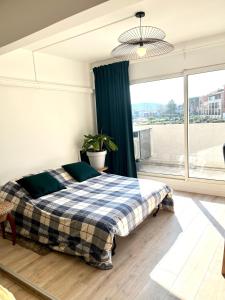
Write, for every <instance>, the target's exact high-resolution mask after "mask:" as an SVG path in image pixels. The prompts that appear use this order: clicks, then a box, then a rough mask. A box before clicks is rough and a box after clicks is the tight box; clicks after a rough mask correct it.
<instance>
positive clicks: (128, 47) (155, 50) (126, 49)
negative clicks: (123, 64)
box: [111, 11, 174, 60]
mask: <svg viewBox="0 0 225 300" xmlns="http://www.w3.org/2000/svg"><path fill="white" fill-rule="evenodd" d="M144 16H145V12H143V11H139V12H137V13H136V14H135V17H137V18H139V19H140V25H139V26H138V27H134V28H132V29H130V30H128V31H125V32H124V33H122V34H121V35H120V36H119V38H118V41H119V42H120V43H121V44H120V45H119V46H117V47H116V48H114V49H113V50H112V53H111V54H112V56H113V57H114V58H116V59H118V60H135V59H141V58H148V57H152V56H157V55H162V54H166V53H169V52H170V51H172V50H173V49H174V46H173V45H172V44H170V43H168V42H166V41H164V38H165V37H166V34H165V32H164V31H162V30H161V29H159V28H157V27H153V26H142V24H141V19H142V18H143V17H144Z"/></svg>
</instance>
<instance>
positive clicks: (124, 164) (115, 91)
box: [93, 61, 137, 177]
mask: <svg viewBox="0 0 225 300" xmlns="http://www.w3.org/2000/svg"><path fill="white" fill-rule="evenodd" d="M128 68H129V62H128V61H124V62H118V63H114V64H110V65H105V66H100V67H97V68H94V69H93V71H94V75H95V93H96V111H97V123H98V131H99V132H101V131H102V132H103V133H106V134H108V135H109V136H111V137H113V139H114V140H115V142H116V143H117V145H118V148H119V150H118V151H116V152H111V153H108V155H107V165H108V167H109V171H110V172H111V173H113V174H118V175H122V176H129V177H137V171H136V164H135V157H134V143H133V129H132V112H131V101H130V85H129V73H128Z"/></svg>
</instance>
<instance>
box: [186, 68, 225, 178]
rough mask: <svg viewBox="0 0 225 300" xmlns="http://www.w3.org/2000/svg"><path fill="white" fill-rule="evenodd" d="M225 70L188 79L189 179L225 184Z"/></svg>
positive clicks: (192, 76) (196, 75) (191, 76)
mask: <svg viewBox="0 0 225 300" xmlns="http://www.w3.org/2000/svg"><path fill="white" fill-rule="evenodd" d="M224 91H225V70H221V71H215V72H207V73H201V74H195V75H190V76H188V95H189V176H190V177H196V178H206V179H216V180H225V166H224V157H223V145H224V144H225V97H224Z"/></svg>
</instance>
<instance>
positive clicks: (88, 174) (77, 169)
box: [62, 162, 101, 182]
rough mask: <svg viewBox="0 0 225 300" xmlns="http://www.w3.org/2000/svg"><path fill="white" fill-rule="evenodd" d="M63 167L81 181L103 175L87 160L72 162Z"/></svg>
mask: <svg viewBox="0 0 225 300" xmlns="http://www.w3.org/2000/svg"><path fill="white" fill-rule="evenodd" d="M62 167H63V169H65V170H66V171H67V172H68V173H69V174H70V175H71V176H72V177H73V178H74V179H76V180H77V181H79V182H81V181H84V180H87V179H89V178H92V177H96V176H99V175H101V174H100V173H99V172H97V171H96V170H95V169H94V168H92V167H91V166H90V165H89V164H87V163H86V162H77V163H72V164H68V165H64V166H62Z"/></svg>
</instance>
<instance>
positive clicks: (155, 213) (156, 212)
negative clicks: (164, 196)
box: [153, 204, 160, 217]
mask: <svg viewBox="0 0 225 300" xmlns="http://www.w3.org/2000/svg"><path fill="white" fill-rule="evenodd" d="M159 209H160V204H159V205H158V207H157V209H156V211H155V212H154V214H153V217H156V216H157V214H158V212H159Z"/></svg>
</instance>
